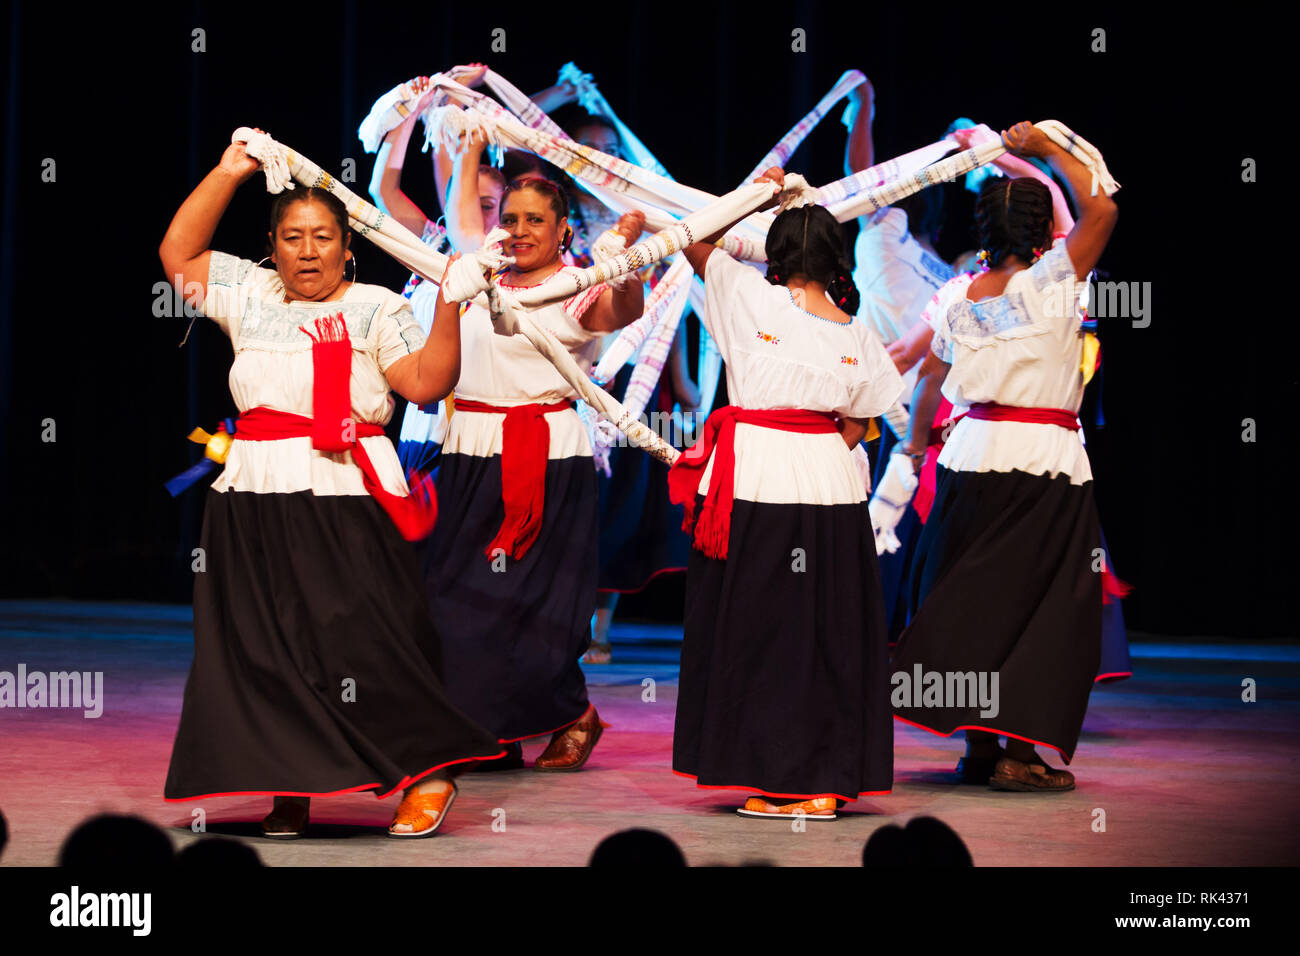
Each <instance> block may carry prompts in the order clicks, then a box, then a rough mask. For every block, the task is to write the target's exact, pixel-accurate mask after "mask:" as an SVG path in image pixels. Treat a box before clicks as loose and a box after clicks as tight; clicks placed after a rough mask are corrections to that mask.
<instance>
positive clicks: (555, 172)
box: [501, 149, 564, 183]
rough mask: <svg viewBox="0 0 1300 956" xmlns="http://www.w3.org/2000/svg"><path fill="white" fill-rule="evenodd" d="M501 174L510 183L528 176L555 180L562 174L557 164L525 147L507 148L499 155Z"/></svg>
mask: <svg viewBox="0 0 1300 956" xmlns="http://www.w3.org/2000/svg"><path fill="white" fill-rule="evenodd" d="M501 175H502V176H504V177H505V179H506V182H507V183H510V182H513V181H514V180H516V179H522V178H527V177H529V176H540V177H542V178H543V179H549V180H550V181H551V182H556V181H558V180H559V178H560V177H561V176H563V175H564V174H563V173H562V172H561V171H560V169H559V167H558V166H555V165H554V164H553V163H548V162H547V161H546V160H544V159H542V158H541V157H540V156H538V155H537V154H535V153H530V152H529V151H528V150H526V149H507V150H506V151H505V155H503V156H502V157H501Z"/></svg>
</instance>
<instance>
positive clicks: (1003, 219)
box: [975, 177, 1052, 266]
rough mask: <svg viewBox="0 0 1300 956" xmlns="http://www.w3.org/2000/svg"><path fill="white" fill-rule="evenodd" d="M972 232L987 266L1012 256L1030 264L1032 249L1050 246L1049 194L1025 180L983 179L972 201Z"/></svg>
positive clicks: (1050, 211) (994, 264) (1047, 191)
mask: <svg viewBox="0 0 1300 956" xmlns="http://www.w3.org/2000/svg"><path fill="white" fill-rule="evenodd" d="M975 230H976V233H977V235H978V236H979V243H980V246H981V247H982V248H984V249H987V250H988V254H989V258H988V264H989V265H990V266H997V265H1001V264H1002V263H1003V261H1005V260H1006V258H1007V256H1011V255H1014V256H1018V257H1019V258H1021V259H1023V260H1024V261H1025V262H1032V261H1033V259H1034V255H1035V253H1034V250H1035V249H1038V250H1040V251H1041V250H1044V249H1046V248H1047V247H1048V246H1050V245H1051V244H1052V193H1051V191H1050V190H1049V189H1048V188H1047V187H1046V186H1045V185H1044V184H1043V183H1041V182H1039V181H1038V180H1037V179H1031V178H1028V177H1025V178H1022V179H1006V178H1002V177H999V178H997V179H989V180H986V181H985V183H984V185H983V186H982V187H981V188H980V196H979V199H978V200H976V202H975Z"/></svg>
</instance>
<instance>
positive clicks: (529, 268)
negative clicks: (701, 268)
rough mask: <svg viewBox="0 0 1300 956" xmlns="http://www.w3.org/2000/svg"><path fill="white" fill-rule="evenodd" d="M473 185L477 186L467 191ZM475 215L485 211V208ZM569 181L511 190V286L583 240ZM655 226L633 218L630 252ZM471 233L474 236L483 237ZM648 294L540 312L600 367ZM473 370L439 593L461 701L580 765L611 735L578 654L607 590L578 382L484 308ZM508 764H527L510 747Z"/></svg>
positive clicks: (468, 360)
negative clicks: (601, 354) (599, 358)
mask: <svg viewBox="0 0 1300 956" xmlns="http://www.w3.org/2000/svg"><path fill="white" fill-rule="evenodd" d="M466 185H468V184H466ZM467 212H468V213H469V214H470V215H472V213H473V210H472V209H469V210H467ZM567 212H568V203H567V201H566V198H565V196H564V195H563V192H562V190H561V189H560V187H558V186H556V185H555V184H554V183H551V182H549V181H547V180H544V179H524V180H521V181H517V182H514V183H511V184H510V185H509V186H508V187H507V188H506V191H505V194H504V195H503V196H502V199H501V209H500V223H501V227H502V228H503V229H504V230H506V231H507V232H508V233H509V235H508V236H507V237H506V239H505V240H504V242H503V244H502V245H503V251H504V253H505V255H507V256H513V257H514V260H515V261H514V264H513V265H512V266H510V267H509V271H508V272H507V273H506V274H505V275H503V276H501V277H500V278H499V279H498V285H500V286H503V287H506V288H521V287H530V286H536V285H540V284H543V283H545V282H546V281H547V280H549V279H550V278H551V277H552V276H555V275H556V274H557V273H558V272H560V270H561V269H562V268H564V269H568V268H571V267H568V266H563V265H562V263H561V260H560V256H561V253H562V251H563V249H564V247H565V245H566V244H567V240H568V238H569V237H571V235H572V231H571V230H570V229H569V223H568V217H567ZM644 221H645V220H644V217H643V216H642V215H641V214H639V213H631V214H628V215H625V216H623V217H622V218H621V219H620V220H619V222H618V230H619V231H620V233H622V235H623V238H624V240H625V241H626V242H627V244H628V245H632V244H633V243H635V242H636V240H637V238H638V237H639V236H640V234H641V228H642V226H643V224H644ZM482 231H483V230H482V227H481V225H479V226H478V228H477V229H471V228H470V227H469V226H468V225H467V226H466V234H467V235H468V234H471V233H478V234H482ZM642 307H643V301H642V288H641V283H639V282H629V283H626V285H625V286H624V288H622V289H621V290H615V289H610V288H607V287H606V286H604V285H598V286H595V287H593V288H590V289H587V290H586V291H584V292H582V293H579V294H578V295H575V296H573V297H572V298H570V299H567V300H565V301H564V302H562V303H557V304H555V305H550V306H544V307H542V308H539V309H537V310H535V311H533V312H532V313H531V318H532V319H533V321H534V322H536V323H537V324H539V325H541V326H543V327H545V328H546V329H548V330H549V331H550V332H552V333H554V335H555V336H556V337H557V338H558V339H559V340H560V342H561V343H562V344H563V345H564V346H565V347H566V348H568V349H569V351H570V352H571V353H572V354H573V356H574V358H575V359H576V360H577V361H578V363H579V364H580V365H581V366H583V367H584V369H589V368H590V367H591V363H592V360H593V359H594V358H595V351H596V349H597V348H598V347H599V342H600V338H601V336H603V335H604V334H605V333H606V332H610V331H613V330H615V329H618V328H622V327H623V326H625V325H627V324H628V323H629V322H631V321H633V320H634V319H636V318H637V317H638V316H640V314H641V310H642ZM461 346H462V356H463V357H462V360H461V375H460V382H459V384H458V385H457V386H456V392H455V396H454V398H453V407H454V410H453V412H452V415H451V421H450V425H449V428H448V431H447V441H446V444H445V445H444V446H443V449H442V465H441V466H440V467H439V470H438V499H439V503H440V506H441V508H442V516H441V520H440V521H439V522H438V526H437V528H436V529H435V530H434V533H433V537H432V538H431V539H430V541H429V546H428V548H427V552H426V553H427V556H428V562H427V566H426V586H427V588H428V593H429V600H430V606H431V607H432V609H433V615H434V618H435V620H437V621H439V622H443V621H445V622H447V628H446V629H445V630H444V631H443V638H444V640H443V662H444V666H445V674H446V680H447V687H448V692H449V693H450V694H451V695H452V699H453V701H454V702H455V703H456V704H457V705H458V706H459V707H461V708H462V709H463V710H464V711H465V712H466V713H467V714H469V715H470V716H471V717H473V718H474V719H475V720H477V721H479V722H480V723H482V724H483V725H484V726H486V727H488V728H489V729H490V730H491V731H492V732H493V733H495V734H496V735H497V736H498V737H499V738H500V739H501V740H502V741H503V742H505V743H511V744H515V745H517V744H518V742H519V741H521V740H523V739H526V738H529V737H537V736H542V735H544V734H551V735H552V737H551V742H550V745H549V746H548V747H547V749H546V751H545V753H543V754H542V756H541V757H540V758H539V759H538V761H537V763H536V765H535V766H536V768H537V769H538V770H578V769H580V768H581V767H582V766H583V765H584V764H585V763H586V761H587V759H588V757H589V756H590V755H591V751H592V749H593V748H594V747H595V745H596V741H597V740H598V739H599V737H600V734H601V724H600V719H599V717H598V716H597V714H596V709H595V707H593V706H592V705H591V703H590V701H589V700H588V699H587V686H586V681H585V679H584V677H583V674H582V668H581V667H580V666H579V664H578V659H579V658H580V657H581V656H582V654H583V652H584V651H585V650H586V647H587V644H588V642H589V640H590V631H589V621H590V620H591V615H592V612H593V611H594V610H595V597H596V540H597V521H596V471H595V468H594V467H593V464H592V458H591V443H590V441H589V440H588V438H587V432H586V429H585V428H584V427H583V425H582V421H581V419H579V417H578V414H577V413H576V412H575V411H574V410H573V405H572V401H571V400H572V398H573V397H574V392H573V389H572V387H571V386H570V385H569V384H568V383H567V382H566V381H565V380H564V379H563V378H562V377H561V376H560V374H559V373H558V372H557V371H556V370H555V367H554V366H553V365H552V364H551V363H550V361H549V360H547V359H546V358H545V357H544V356H543V355H542V354H541V353H539V352H538V351H537V349H536V348H534V347H533V346H532V344H530V343H529V342H528V340H527V339H526V338H524V336H522V335H513V336H505V335H499V334H497V333H495V332H494V331H493V329H492V325H491V321H490V318H489V316H488V314H487V312H486V311H485V310H484V309H483V308H481V307H480V306H477V305H471V306H470V307H469V308H467V309H466V310H465V311H464V313H463V315H462V318H461ZM511 749H512V751H513V752H512V754H511V756H510V757H508V758H507V759H506V761H503V765H506V766H522V763H523V757H522V751H521V750H520V749H519V747H518V746H515V747H512V748H511Z"/></svg>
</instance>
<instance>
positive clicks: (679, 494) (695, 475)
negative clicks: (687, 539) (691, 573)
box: [668, 405, 839, 559]
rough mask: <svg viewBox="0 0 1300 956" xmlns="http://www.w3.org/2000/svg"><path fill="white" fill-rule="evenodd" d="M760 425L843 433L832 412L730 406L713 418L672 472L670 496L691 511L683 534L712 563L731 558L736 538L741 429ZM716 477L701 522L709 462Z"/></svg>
mask: <svg viewBox="0 0 1300 956" xmlns="http://www.w3.org/2000/svg"><path fill="white" fill-rule="evenodd" d="M738 424H741V425H760V426H762V427H763V428H773V429H777V430H780V431H787V432H801V433H804V434H816V433H823V432H838V431H839V425H838V423H837V421H836V417H835V415H834V414H833V413H831V412H810V411H807V410H806V409H802V408H739V407H737V406H735V405H725V406H723V407H722V408H719V409H718V410H717V411H715V412H714V413H713V414H712V415H710V416H709V419H708V421H706V422H705V423H704V430H703V431H702V432H701V433H700V440H699V441H697V442H696V443H695V444H694V445H692V446H691V447H690V448H688V449H687V450H686V451H684V452H683V453H682V455H681V457H680V458H678V459H677V461H676V463H675V464H674V465H673V466H672V468H670V469H669V471H668V496H669V498H671V499H672V500H673V502H675V503H676V504H680V505H683V506H684V507H685V509H686V519H685V520H684V521H683V522H682V530H683V531H685V532H687V533H688V534H690V535H691V537H692V542H693V543H694V545H695V547H696V548H698V549H699V550H700V551H702V552H703V553H704V554H706V555H708V556H709V557H711V558H719V559H725V558H726V557H727V541H728V539H729V538H730V536H731V507H732V502H733V501H734V498H735V477H736V451H735V438H736V425H738ZM710 457H712V459H713V473H712V475H711V476H710V480H709V493H708V494H707V495H706V496H705V498H704V506H703V507H702V508H701V509H700V514H699V517H698V520H697V519H696V515H695V495H696V491H697V489H698V488H699V485H700V480H701V478H703V476H704V470H705V468H706V467H708V464H709V459H710Z"/></svg>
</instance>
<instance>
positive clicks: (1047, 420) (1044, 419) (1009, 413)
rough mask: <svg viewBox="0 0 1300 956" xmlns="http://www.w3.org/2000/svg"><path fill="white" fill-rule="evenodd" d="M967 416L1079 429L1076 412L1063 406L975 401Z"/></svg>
mask: <svg viewBox="0 0 1300 956" xmlns="http://www.w3.org/2000/svg"><path fill="white" fill-rule="evenodd" d="M969 417H971V418H973V419H975V420H976V421H980V422H1028V423H1030V424H1031V425H1059V426H1060V427H1061V428H1068V429H1070V431H1074V432H1077V431H1078V430H1079V416H1078V413H1076V412H1071V411H1067V410H1066V409H1064V408H1025V407H1021V406H1019V405H999V404H998V403H997V402H976V403H975V404H974V405H972V406H971V407H970V413H969Z"/></svg>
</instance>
